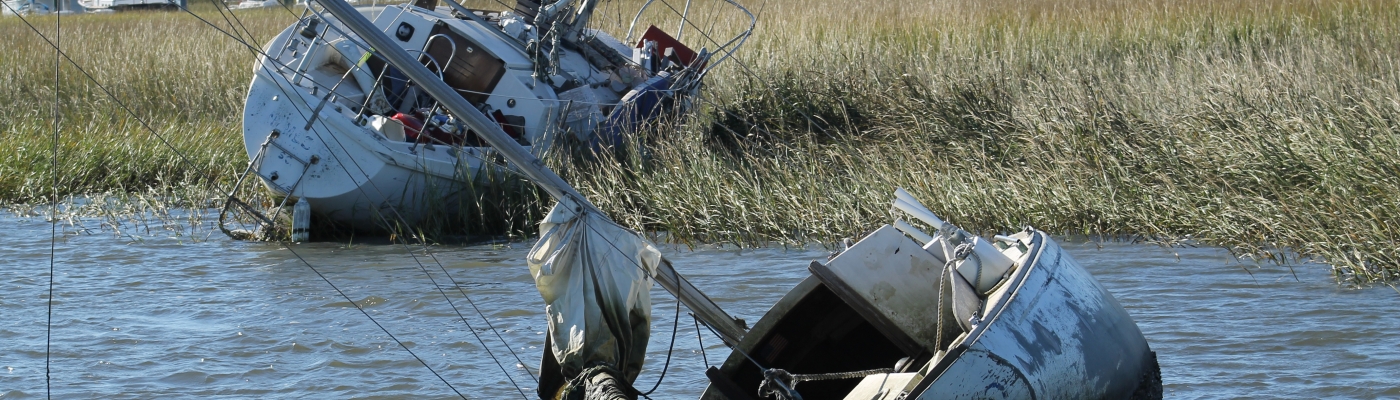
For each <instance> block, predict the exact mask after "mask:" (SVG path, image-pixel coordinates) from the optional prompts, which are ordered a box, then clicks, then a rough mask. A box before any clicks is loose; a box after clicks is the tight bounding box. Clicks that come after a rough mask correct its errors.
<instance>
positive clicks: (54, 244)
mask: <svg viewBox="0 0 1400 400" xmlns="http://www.w3.org/2000/svg"><path fill="white" fill-rule="evenodd" d="M54 6H55V7H56V10H55V11H56V12H55V15H56V16H57V17H56V18H55V19H54V25H55V28H54V40H55V41H56V42H57V43H55V44H54V47H53V155H52V162H51V164H50V167H49V171H50V173H52V174H53V176H52V182H51V184H50V185H51V186H50V187H49V188H50V189H51V190H52V191H53V197H52V198H50V199H49V200H50V203H49V204H50V208H49V213H50V217H49V298H48V322H46V323H45V324H44V396H45V397H46V398H50V399H51V398H53V383H52V378H51V376H52V375H51V373H52V369H51V359H52V354H51V353H52V352H51V350H52V346H53V286H54V272H55V269H56V268H55V266H54V264H56V263H55V261H54V259H55V258H56V257H55V254H54V253H56V251H57V249H58V123H59V118H61V112H60V110H59V105H60V104H59V102H60V99H59V90H60V89H59V87H58V85H59V84H60V83H61V82H62V80H61V78H62V74H61V70H60V68H61V67H62V66H63V57H62V52H61V51H59V49H60V48H61V47H60V46H59V45H60V44H62V43H63V13H62V11H63V6H62V1H55V2H54ZM7 7H8V6H7ZM15 15H16V16H19V13H15Z"/></svg>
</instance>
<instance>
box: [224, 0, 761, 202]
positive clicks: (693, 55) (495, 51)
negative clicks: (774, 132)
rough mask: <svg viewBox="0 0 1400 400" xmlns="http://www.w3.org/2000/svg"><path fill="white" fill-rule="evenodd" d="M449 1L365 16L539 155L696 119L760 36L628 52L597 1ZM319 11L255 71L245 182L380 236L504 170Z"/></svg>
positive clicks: (441, 110) (459, 125) (663, 36)
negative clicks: (712, 73) (601, 16)
mask: <svg viewBox="0 0 1400 400" xmlns="http://www.w3.org/2000/svg"><path fill="white" fill-rule="evenodd" d="M446 1H447V4H448V6H449V7H436V6H435V4H436V0H426V1H419V2H417V3H414V4H402V5H391V6H388V7H376V8H366V9H361V10H360V11H361V13H362V15H365V16H366V17H367V18H369V19H372V20H373V23H374V26H375V27H376V28H377V29H379V30H380V31H381V32H383V33H386V34H388V35H389V36H391V37H392V40H393V41H394V44H395V45H397V46H399V47H400V48H402V49H403V50H406V51H408V52H409V53H410V54H412V55H413V56H415V57H417V58H418V62H419V63H420V64H422V65H425V66H426V67H428V68H429V69H430V70H431V71H432V72H433V73H434V74H435V75H436V78H438V79H440V80H441V81H443V82H445V83H447V84H448V85H449V86H450V87H451V88H452V89H453V90H455V91H456V93H457V94H458V95H460V96H462V97H463V98H465V99H466V100H467V101H468V102H470V104H471V105H472V106H473V107H475V108H476V109H477V111H480V112H481V113H482V114H484V115H486V116H487V117H489V118H490V119H491V120H493V121H492V122H494V123H495V124H497V125H498V126H499V127H500V128H501V129H502V130H503V131H504V132H505V133H507V134H508V135H509V136H510V137H511V140H513V141H515V142H516V143H518V144H520V145H522V146H525V147H526V148H528V149H529V151H530V152H531V153H532V154H534V155H535V156H539V155H541V154H543V153H544V152H545V151H547V150H548V149H549V148H550V147H551V145H553V144H555V143H556V141H558V140H559V139H561V138H562V137H564V135H572V136H574V137H576V138H578V139H579V140H580V141H582V142H584V143H588V144H589V145H591V146H593V147H594V148H595V149H605V148H608V147H609V146H612V145H616V144H618V143H620V142H621V141H623V140H625V139H624V138H623V136H624V135H625V134H626V132H629V131H632V130H635V129H636V128H637V127H638V126H639V125H641V124H644V123H647V122H648V121H652V120H655V119H657V118H660V117H661V116H663V115H676V114H678V113H683V112H685V111H686V109H687V108H688V104H689V103H690V101H689V100H688V98H689V97H690V96H692V95H694V94H696V93H697V91H698V90H699V87H700V82H701V81H702V79H703V78H704V76H705V74H706V73H707V72H708V71H709V69H710V68H712V67H714V66H715V65H716V64H718V63H719V62H720V61H722V60H723V58H724V57H725V56H727V55H728V54H729V53H731V52H732V51H734V50H735V49H736V48H737V47H738V46H739V45H740V44H742V42H743V39H744V38H747V35H748V31H745V32H744V33H742V34H740V35H739V36H738V37H735V38H734V39H733V40H731V41H729V42H728V43H725V44H722V45H720V46H719V48H718V49H717V50H716V51H715V52H711V51H710V50H709V49H707V48H702V49H700V50H699V51H695V50H692V49H691V48H689V47H687V46H686V45H684V44H682V43H681V42H680V41H678V40H676V39H674V38H672V37H671V36H670V35H668V34H667V33H665V32H663V31H662V30H660V29H658V28H656V27H654V26H652V27H650V28H649V29H646V30H645V32H643V33H642V34H641V36H640V39H638V40H637V41H636V42H635V46H632V45H628V44H624V43H622V42H621V41H619V40H618V39H615V38H614V37H612V36H610V35H608V34H606V33H604V32H602V31H598V30H594V29H589V28H587V24H588V21H589V16H590V15H591V13H592V12H593V10H594V8H595V7H596V5H597V3H598V0H559V1H556V2H546V3H548V4H545V5H543V6H541V5H540V4H537V3H535V2H533V1H530V0H519V2H518V3H517V6H516V8H515V9H514V10H510V11H503V12H493V11H481V10H469V9H466V8H463V7H462V6H460V5H458V4H457V3H455V2H453V1H452V0H446ZM307 10H308V11H307V12H306V13H305V14H304V17H303V18H301V19H300V20H299V21H298V22H297V23H295V24H293V25H292V26H290V27H288V28H287V29H286V30H284V31H282V32H281V33H280V34H278V35H277V36H276V37H275V38H273V39H272V40H271V41H270V42H268V44H267V46H266V48H265V49H264V53H265V54H263V55H262V56H260V57H258V59H257V62H256V64H255V65H254V77H253V80H252V83H251V84H250V86H249V89H248V97H247V99H246V101H245V103H244V112H243V136H244V144H245V147H246V149H247V152H248V157H249V159H250V160H251V162H250V165H249V168H248V171H247V172H246V173H245V176H246V175H248V174H254V175H257V176H258V177H259V178H260V179H261V180H262V182H263V183H264V184H265V185H266V186H267V187H268V188H270V189H271V190H272V191H273V192H275V194H276V195H278V196H279V197H282V196H285V197H286V198H288V199H290V200H291V201H293V202H295V201H296V200H297V199H306V200H307V201H308V202H309V203H310V206H311V209H312V210H313V212H314V214H315V215H317V216H319V217H320V218H327V219H329V220H331V221H335V222H337V223H340V224H341V225H342V226H348V227H350V228H354V229H368V230H377V229H381V228H384V227H386V226H390V225H396V224H408V225H412V224H414V223H416V222H417V221H419V220H420V219H421V218H423V217H424V216H425V215H429V214H430V213H431V212H442V211H446V212H448V213H450V212H452V208H454V207H455V206H454V205H455V204H458V201H457V200H458V198H457V196H459V195H461V194H462V192H463V190H464V189H466V188H467V187H468V186H469V185H471V184H473V183H480V182H483V181H486V179H482V178H483V177H486V176H491V177H494V176H497V175H498V173H499V172H501V170H503V169H505V168H506V167H504V166H502V167H501V168H499V169H497V168H495V167H494V166H495V165H497V164H500V165H504V161H503V160H500V159H499V156H498V155H497V152H496V151H495V150H493V149H492V148H491V147H490V146H489V145H487V144H486V143H484V142H483V141H482V140H481V138H480V137H479V132H475V131H473V130H472V129H471V128H469V127H468V124H464V123H463V122H464V121H463V119H462V117H461V116H459V115H454V113H452V112H450V111H448V110H446V108H445V107H443V106H442V105H441V103H440V102H439V101H440V100H438V99H434V98H433V97H431V96H429V95H427V94H426V92H425V91H423V90H422V88H421V86H422V83H421V82H415V81H412V80H411V79H408V78H407V76H406V75H405V74H404V73H403V71H402V69H401V68H398V67H395V66H393V65H391V64H389V63H386V62H385V61H384V60H383V59H382V58H381V57H380V56H378V55H377V54H376V52H375V51H369V46H367V45H365V44H364V43H363V40H361V37H360V36H359V35H357V34H354V33H352V32H351V31H350V30H348V29H346V28H345V26H344V25H343V24H342V23H341V22H340V21H339V20H338V19H337V18H335V17H333V16H331V15H328V14H325V13H323V12H320V11H318V10H317V9H316V8H314V7H313V8H308V9H307ZM638 15H641V14H638ZM629 36H630V32H629ZM716 54H718V55H719V57H718V58H714V57H712V56H715V55H716ZM488 170H492V171H494V172H490V173H486V172H483V171H488ZM240 182H242V179H240ZM230 200H231V201H229V202H228V204H230V205H237V204H242V202H241V201H237V199H235V198H233V196H230ZM288 204H291V203H288ZM245 208H247V207H245ZM227 209H228V207H226V211H227ZM248 209H249V210H251V208H248ZM263 220H264V221H266V219H265V218H263Z"/></svg>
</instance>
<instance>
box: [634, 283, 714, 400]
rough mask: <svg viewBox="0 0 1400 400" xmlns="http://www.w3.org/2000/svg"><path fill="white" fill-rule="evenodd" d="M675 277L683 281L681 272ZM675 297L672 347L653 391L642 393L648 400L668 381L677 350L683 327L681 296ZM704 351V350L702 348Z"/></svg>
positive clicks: (668, 349)
mask: <svg viewBox="0 0 1400 400" xmlns="http://www.w3.org/2000/svg"><path fill="white" fill-rule="evenodd" d="M671 271H672V272H675V269H674V268H673V269H671ZM675 275H676V281H677V282H680V280H681V279H680V278H681V277H680V275H681V273H680V272H675ZM675 297H676V316H675V317H674V318H672V321H671V345H670V346H669V347H667V348H666V364H665V365H663V366H662V367H661V376H660V377H657V378H656V384H655V385H652V386H651V390H648V391H646V393H642V397H646V398H648V399H650V398H651V397H647V395H650V394H652V392H655V391H656V388H659V387H661V381H663V380H666V371H667V370H670V369H671V351H673V350H675V349H676V331H677V330H678V328H679V327H680V325H681V296H675ZM702 350H703V348H702Z"/></svg>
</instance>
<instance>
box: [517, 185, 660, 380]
mask: <svg viewBox="0 0 1400 400" xmlns="http://www.w3.org/2000/svg"><path fill="white" fill-rule="evenodd" d="M576 209H577V208H576V207H572V206H568V205H566V204H563V203H561V204H558V205H555V206H554V208H553V209H552V210H550V212H549V215H547V216H545V219H544V221H543V222H541V223H540V232H541V233H540V240H539V242H537V243H535V247H534V248H533V249H531V250H530V255H529V258H528V259H527V262H528V263H529V265H530V273H531V275H533V276H534V277H535V287H536V288H538V289H539V291H540V295H541V296H542V297H544V302H545V313H546V315H548V317H549V339H550V340H549V342H550V346H549V347H550V348H549V349H546V350H545V351H549V352H553V356H554V359H555V360H557V361H558V363H559V366H560V369H561V370H562V371H561V372H562V373H563V375H564V376H565V377H573V376H576V375H578V373H579V372H581V371H583V370H584V369H585V368H588V367H591V366H594V365H599V364H606V365H608V366H610V367H612V368H614V369H616V370H618V371H620V372H622V374H623V377H625V379H627V381H628V382H632V381H634V380H636V378H637V375H638V374H639V373H640V372H641V369H642V363H643V361H645V357H646V346H647V341H648V340H649V338H650V335H651V293H650V292H651V281H652V279H651V277H652V275H654V274H655V273H656V268H657V265H658V264H659V263H660V262H661V252H660V251H659V250H657V248H656V246H655V245H653V244H652V243H651V242H649V241H647V240H646V239H643V238H642V237H641V235H639V234H637V233H636V232H634V231H632V230H629V229H627V228H623V227H622V226H619V225H617V224H616V223H614V222H612V221H611V220H608V219H607V218H606V217H604V216H602V215H598V214H597V213H596V212H588V211H584V212H582V213H580V212H578V211H576Z"/></svg>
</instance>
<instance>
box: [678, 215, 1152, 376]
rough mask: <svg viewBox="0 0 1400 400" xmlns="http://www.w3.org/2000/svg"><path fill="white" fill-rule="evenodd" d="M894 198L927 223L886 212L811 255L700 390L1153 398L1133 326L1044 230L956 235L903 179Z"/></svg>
mask: <svg viewBox="0 0 1400 400" xmlns="http://www.w3.org/2000/svg"><path fill="white" fill-rule="evenodd" d="M895 207H896V208H898V209H901V210H904V211H906V212H908V213H909V214H910V215H913V216H915V217H916V218H918V219H920V220H923V221H925V222H927V223H928V224H929V225H930V226H932V227H935V228H936V229H937V233H936V234H934V235H928V234H925V233H923V232H922V231H920V230H918V229H916V228H914V227H913V226H911V225H910V224H908V223H906V222H904V221H902V220H896V221H895V223H894V224H893V225H885V226H883V227H881V228H880V229H877V230H876V231H875V232H874V233H871V234H870V235H868V236H866V237H865V238H863V239H861V240H860V241H859V242H858V243H856V244H855V245H853V246H850V247H849V248H847V249H845V250H844V251H842V252H840V253H838V254H836V255H833V256H832V257H831V258H830V259H829V260H828V261H826V262H825V263H823V262H817V261H814V262H812V264H811V265H810V267H809V269H810V270H811V272H812V275H811V276H809V277H808V278H806V279H805V280H803V281H802V282H801V283H799V284H798V285H797V286H796V287H795V288H793V289H792V290H791V291H789V292H788V293H787V294H786V295H785V296H783V298H782V299H781V300H779V301H778V302H777V303H776V304H775V305H774V306H773V307H772V308H771V309H770V310H769V311H768V313H767V314H766V315H764V316H763V319H761V320H759V321H758V322H757V323H756V324H754V327H753V329H752V330H750V331H749V332H748V334H747V335H745V336H744V338H743V340H742V341H741V342H740V343H739V344H738V346H735V347H734V351H733V352H732V353H731V354H730V356H729V357H728V359H726V360H725V362H724V364H723V366H722V367H720V368H711V370H710V371H708V373H707V375H708V377H709V378H710V380H711V384H710V387H709V388H707V390H706V391H705V393H704V395H703V396H702V398H705V399H723V398H729V399H735V400H737V399H749V398H766V397H769V396H773V397H776V398H780V399H791V398H802V399H807V400H813V399H862V400H868V399H1123V398H1161V394H1162V387H1161V377H1160V374H1159V371H1158V366H1157V360H1156V355H1155V353H1153V352H1152V351H1151V349H1150V348H1149V346H1148V344H1147V340H1146V339H1145V338H1144V337H1143V335H1142V332H1141V331H1139V330H1138V327H1137V324H1136V323H1134V322H1133V319H1132V317H1130V316H1128V313H1127V311H1125V310H1124V309H1123V307H1122V306H1121V305H1119V304H1118V302H1117V301H1116V300H1114V298H1113V296H1112V295H1111V294H1109V293H1108V291H1106V290H1104V288H1103V286H1101V285H1100V284H1099V283H1098V282H1097V281H1095V280H1094V278H1093V276H1091V275H1090V274H1089V273H1088V272H1087V271H1085V270H1084V268H1082V267H1080V265H1079V264H1078V263H1077V262H1075V261H1074V259H1073V258H1072V257H1070V255H1069V254H1068V253H1066V252H1065V251H1064V249H1062V248H1061V247H1060V246H1059V245H1058V244H1056V243H1055V241H1054V240H1052V239H1051V238H1050V237H1049V236H1048V235H1046V234H1045V233H1044V232H1040V231H1036V230H1033V229H1029V228H1027V229H1026V230H1025V231H1023V232H1020V233H1017V234H1014V235H1010V236H997V237H996V238H995V239H993V240H986V239H984V238H981V237H977V236H974V235H969V234H967V233H966V232H963V231H962V230H960V229H958V228H956V227H954V226H952V225H949V224H946V223H944V222H943V221H941V220H939V219H938V218H937V217H936V216H934V215H933V213H931V212H929V211H928V210H927V209H926V208H924V207H923V206H922V205H920V204H919V203H918V202H917V201H916V200H914V199H913V197H912V196H909V195H908V194H907V193H905V192H904V191H903V190H898V191H897V198H896V200H895ZM949 260H951V261H952V262H948V261H949Z"/></svg>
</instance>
